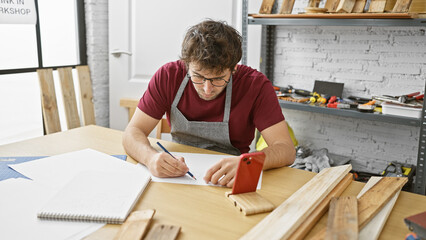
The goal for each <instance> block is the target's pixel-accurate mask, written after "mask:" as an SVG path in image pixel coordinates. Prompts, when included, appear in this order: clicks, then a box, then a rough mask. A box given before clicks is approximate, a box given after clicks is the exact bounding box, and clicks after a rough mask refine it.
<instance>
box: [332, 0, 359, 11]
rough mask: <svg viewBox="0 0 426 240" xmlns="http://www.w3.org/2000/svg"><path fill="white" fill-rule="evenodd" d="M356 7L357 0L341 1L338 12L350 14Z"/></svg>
mask: <svg viewBox="0 0 426 240" xmlns="http://www.w3.org/2000/svg"><path fill="white" fill-rule="evenodd" d="M354 6H355V0H340V2H339V5H338V6H337V9H336V12H338V13H344V12H346V13H350V12H352V9H353V8H354Z"/></svg>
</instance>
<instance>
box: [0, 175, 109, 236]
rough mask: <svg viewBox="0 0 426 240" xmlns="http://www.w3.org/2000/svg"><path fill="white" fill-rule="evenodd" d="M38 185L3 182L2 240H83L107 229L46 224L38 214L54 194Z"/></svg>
mask: <svg viewBox="0 0 426 240" xmlns="http://www.w3.org/2000/svg"><path fill="white" fill-rule="evenodd" d="M55 192H56V191H55V190H54V189H52V188H50V187H48V186H45V185H42V184H40V183H38V182H36V181H31V180H27V179H16V178H14V179H7V180H4V181H1V182H0V193H1V197H0V233H1V238H2V239H8V240H9V239H11V240H13V239H43V240H50V239H52V240H57V239H68V240H71V239H81V238H82V237H84V236H87V235H88V234H90V233H92V232H94V231H96V230H97V229H99V228H101V227H102V226H104V224H99V223H82V222H64V221H44V220H40V219H38V218H37V214H36V212H37V211H38V210H39V208H40V207H41V206H42V205H43V204H45V203H46V202H47V201H48V200H49V199H50V198H51V197H52V196H53V194H55Z"/></svg>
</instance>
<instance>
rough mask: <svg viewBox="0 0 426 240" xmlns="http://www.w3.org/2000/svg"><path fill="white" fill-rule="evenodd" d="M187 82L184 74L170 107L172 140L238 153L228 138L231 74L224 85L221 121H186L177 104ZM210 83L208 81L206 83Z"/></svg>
mask: <svg viewBox="0 0 426 240" xmlns="http://www.w3.org/2000/svg"><path fill="white" fill-rule="evenodd" d="M188 82H189V78H188V75H185V78H184V79H183V81H182V83H181V85H180V87H179V90H178V92H177V94H176V97H175V99H174V100H173V103H172V106H171V109H170V123H171V126H172V127H171V134H172V140H173V141H174V142H177V143H181V144H185V145H190V146H194V147H199V148H204V149H209V150H213V151H218V152H223V153H228V154H232V155H240V154H241V153H240V150H238V149H237V148H235V147H234V146H232V144H231V141H230V138H229V114H230V112H231V97H232V76H231V78H230V81H229V83H228V85H227V86H226V96H225V112H224V115H223V122H202V121H188V120H187V119H186V117H185V116H184V115H183V114H182V112H181V111H179V109H178V107H177V105H178V103H179V101H180V99H181V97H182V94H183V91H184V89H185V87H186V85H187V84H188ZM207 84H210V83H207Z"/></svg>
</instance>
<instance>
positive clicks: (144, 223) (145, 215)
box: [114, 209, 155, 240]
mask: <svg viewBox="0 0 426 240" xmlns="http://www.w3.org/2000/svg"><path fill="white" fill-rule="evenodd" d="M154 213H155V210H153V209H147V210H144V211H136V212H132V213H131V214H130V216H129V217H128V218H127V219H126V221H125V222H124V223H123V224H122V225H121V227H120V230H119V231H118V233H117V234H116V235H115V237H114V240H134V239H142V237H143V235H144V234H145V233H146V232H147V229H148V226H149V223H150V222H151V219H152V217H153V216H154Z"/></svg>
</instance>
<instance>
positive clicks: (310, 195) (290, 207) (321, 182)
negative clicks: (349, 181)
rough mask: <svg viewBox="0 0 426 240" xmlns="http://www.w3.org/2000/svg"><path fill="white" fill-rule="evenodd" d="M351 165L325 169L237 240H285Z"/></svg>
mask: <svg viewBox="0 0 426 240" xmlns="http://www.w3.org/2000/svg"><path fill="white" fill-rule="evenodd" d="M351 168H352V167H351V165H343V166H339V167H332V168H326V169H324V170H322V171H321V172H320V173H319V174H317V175H315V176H314V177H313V178H312V179H311V180H310V181H309V182H307V183H306V184H305V185H303V187H301V188H300V189H299V190H298V191H296V192H295V193H293V194H292V195H291V196H290V197H289V198H288V199H287V200H286V201H284V202H283V203H282V204H281V205H280V206H278V207H277V208H276V209H275V210H274V211H272V212H271V213H270V214H269V215H268V216H266V217H265V218H264V219H263V220H262V221H260V222H259V223H258V224H257V225H256V226H254V227H253V228H252V229H251V230H250V231H248V232H247V233H246V234H245V235H244V236H243V237H242V238H241V239H268V240H274V239H287V238H289V237H290V236H291V234H292V233H293V232H294V231H295V230H296V229H297V228H298V227H299V226H300V224H301V223H302V222H303V221H305V220H306V219H307V218H308V216H309V214H311V213H312V212H313V211H314V209H315V208H316V207H317V206H318V205H319V204H320V203H321V201H322V200H324V198H326V197H327V195H328V194H329V193H330V192H331V191H332V190H333V189H334V188H335V187H336V186H337V185H338V184H339V182H340V181H341V180H342V179H343V178H344V177H345V176H346V175H347V174H348V173H349V171H350V170H351Z"/></svg>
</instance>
